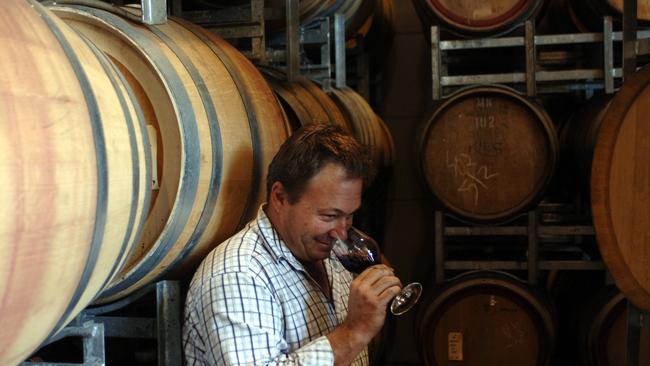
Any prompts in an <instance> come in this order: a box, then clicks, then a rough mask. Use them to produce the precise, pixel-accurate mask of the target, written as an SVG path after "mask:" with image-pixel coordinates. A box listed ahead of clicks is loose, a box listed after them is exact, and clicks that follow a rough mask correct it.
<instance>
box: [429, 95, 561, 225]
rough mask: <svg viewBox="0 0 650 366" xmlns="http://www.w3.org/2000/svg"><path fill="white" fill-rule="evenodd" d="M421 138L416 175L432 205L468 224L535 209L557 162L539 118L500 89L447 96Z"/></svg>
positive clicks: (548, 128) (545, 120) (532, 107)
mask: <svg viewBox="0 0 650 366" xmlns="http://www.w3.org/2000/svg"><path fill="white" fill-rule="evenodd" d="M421 136H422V137H421V138H422V140H421V143H420V145H419V146H420V167H421V171H422V174H423V177H424V179H425V180H426V183H427V184H428V187H429V189H430V190H431V192H432V193H433V195H434V197H435V199H436V201H437V203H439V205H441V206H442V207H443V208H444V209H445V210H447V211H449V212H451V213H453V214H455V215H456V216H458V217H460V218H463V219H466V220H469V221H474V222H494V221H503V220H506V219H508V218H511V217H513V216H515V215H517V214H519V213H521V212H523V211H524V210H525V209H527V208H529V207H531V206H533V205H534V204H536V203H537V202H538V201H539V199H540V198H541V196H542V194H543V193H544V190H545V188H546V186H547V185H548V183H549V181H550V179H551V177H552V175H553V171H554V169H555V164H556V161H557V154H558V142H557V135H556V132H555V128H554V126H553V123H552V122H551V120H550V118H549V117H548V115H547V114H546V112H545V111H544V110H543V108H542V107H541V106H539V105H538V104H537V103H535V102H534V101H532V100H529V99H527V98H525V97H523V96H520V95H519V94H518V93H517V92H515V91H513V90H512V89H508V88H506V87H501V86H477V87H470V88H467V89H464V90H461V91H459V92H458V93H456V94H454V95H452V96H450V97H449V98H448V99H446V100H445V101H444V102H442V103H441V104H440V105H439V106H438V107H437V108H436V109H435V110H434V111H433V113H432V115H431V117H430V118H429V121H428V123H427V124H426V126H425V128H424V131H423V133H422V134H421Z"/></svg>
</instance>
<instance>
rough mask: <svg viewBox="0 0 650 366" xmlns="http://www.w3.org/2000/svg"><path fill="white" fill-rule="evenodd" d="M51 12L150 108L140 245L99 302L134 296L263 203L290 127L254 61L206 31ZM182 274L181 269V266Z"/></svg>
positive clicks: (83, 9) (81, 9) (62, 9)
mask: <svg viewBox="0 0 650 366" xmlns="http://www.w3.org/2000/svg"><path fill="white" fill-rule="evenodd" d="M101 8H102V9H99V8H92V7H87V6H76V5H68V6H61V5H53V6H52V7H51V9H52V10H53V11H54V12H55V13H56V14H57V15H58V16H59V17H61V18H62V19H63V20H64V21H65V22H66V23H68V24H69V25H71V26H72V27H73V28H74V29H75V30H77V31H79V32H80V33H82V34H83V35H84V36H85V37H87V38H88V39H89V40H90V42H92V43H93V44H95V45H96V46H97V47H98V48H99V49H100V50H102V52H104V53H105V54H107V55H108V56H109V57H110V58H111V60H112V61H113V62H114V63H115V64H116V65H118V68H119V69H120V71H121V72H122V73H123V74H124V75H125V76H126V78H127V79H128V80H129V82H130V83H131V85H132V86H133V88H134V89H136V90H137V91H138V93H137V94H138V98H139V100H140V104H141V105H143V106H147V110H146V111H145V113H144V114H145V116H146V120H147V124H148V125H149V126H151V127H150V128H152V129H153V131H154V135H155V136H156V138H155V140H156V141H155V145H156V146H157V150H156V155H157V172H156V173H157V177H158V185H157V186H156V187H154V194H153V198H152V204H151V208H150V210H149V215H148V217H147V221H146V223H145V228H144V231H143V235H142V236H141V238H140V240H139V242H138V246H137V250H136V251H134V253H133V254H132V255H131V257H130V258H129V261H128V262H127V265H126V267H125V268H124V270H123V271H122V272H120V274H119V276H118V277H117V278H116V280H114V281H113V282H112V283H111V284H110V285H109V286H108V288H107V289H106V290H104V291H103V292H102V295H101V297H100V298H99V299H98V302H100V303H103V302H108V301H112V300H116V299H119V298H122V297H124V296H127V295H128V294H130V293H132V292H133V291H135V290H137V289H139V288H141V287H143V286H145V285H147V284H149V283H151V282H152V281H155V280H158V279H161V278H164V277H168V276H169V275H170V274H173V273H171V272H172V271H173V272H176V273H180V274H185V275H187V274H190V273H191V272H192V270H193V268H194V266H195V265H196V264H198V262H199V261H200V260H201V259H202V258H203V256H204V255H205V254H207V252H209V251H210V250H211V249H212V248H213V247H214V246H215V245H216V244H218V243H220V242H221V241H223V240H225V239H226V238H227V237H229V236H230V235H232V234H233V233H234V232H236V230H237V229H238V228H240V227H242V226H243V224H245V223H246V222H247V221H248V220H249V219H251V218H252V217H253V216H254V215H255V214H256V211H257V208H258V206H259V204H260V203H261V202H263V201H264V200H265V189H264V184H263V182H264V173H265V169H266V166H267V165H268V164H269V162H270V160H271V158H272V157H273V155H274V154H275V152H276V151H277V149H278V148H279V146H280V144H281V143H282V142H283V141H284V140H285V139H286V137H287V136H288V134H289V131H288V125H287V123H286V121H285V119H284V115H283V113H282V110H281V108H280V106H279V104H278V103H277V101H276V99H275V97H274V96H273V93H272V91H271V89H270V88H269V87H268V85H267V84H266V82H265V81H264V79H263V77H262V76H261V75H260V74H259V72H257V70H256V69H255V68H254V67H253V65H252V64H251V63H250V62H249V61H248V60H247V59H246V58H245V57H244V56H243V55H242V54H241V53H240V52H239V51H237V50H235V49H234V48H233V47H232V46H230V45H229V44H228V43H226V42H225V41H223V40H222V39H220V38H218V37H216V36H215V35H213V34H212V33H210V32H208V31H207V30H205V29H202V28H199V27H197V26H195V25H192V24H190V23H187V22H185V21H182V20H180V19H175V18H170V19H169V20H168V22H167V23H166V24H163V25H156V26H145V25H142V24H140V23H137V22H133V21H130V20H128V19H126V17H123V16H119V15H118V14H120V13H121V12H125V11H126V12H128V13H130V14H133V15H135V17H136V18H138V17H139V16H140V10H139V9H137V8H134V7H123V8H113V7H107V6H101ZM183 272H184V273H183Z"/></svg>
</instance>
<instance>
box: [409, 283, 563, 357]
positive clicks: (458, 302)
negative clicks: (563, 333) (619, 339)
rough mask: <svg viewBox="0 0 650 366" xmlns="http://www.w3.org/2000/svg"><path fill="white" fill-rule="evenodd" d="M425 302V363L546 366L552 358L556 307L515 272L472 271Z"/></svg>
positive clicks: (421, 325)
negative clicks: (554, 308)
mask: <svg viewBox="0 0 650 366" xmlns="http://www.w3.org/2000/svg"><path fill="white" fill-rule="evenodd" d="M420 307H421V309H422V310H421V312H420V313H419V314H418V319H417V323H416V324H417V325H416V326H417V329H418V331H419V333H418V335H417V339H418V343H419V349H420V351H421V354H422V356H423V358H424V364H425V365H428V366H434V365H436V366H442V365H448V366H453V365H460V364H462V365H467V366H474V365H476V366H502V365H517V366H530V365H539V366H542V365H547V364H548V362H549V360H550V357H551V351H552V348H553V343H554V339H555V321H554V313H553V310H552V308H551V307H550V306H549V305H548V304H547V303H546V302H545V301H544V299H543V298H542V297H540V296H538V295H537V294H536V293H535V292H534V291H533V290H532V289H531V288H529V287H527V286H526V285H524V284H523V283H521V282H520V281H519V280H517V279H516V278H514V277H512V276H510V275H507V274H504V273H499V272H490V271H480V272H471V273H469V274H466V275H463V276H461V277H458V278H456V279H454V280H452V281H450V282H449V283H447V284H446V285H445V286H444V287H442V288H441V289H439V290H438V291H435V292H434V293H432V295H431V297H430V301H429V302H427V303H423V304H422V305H421V306H420Z"/></svg>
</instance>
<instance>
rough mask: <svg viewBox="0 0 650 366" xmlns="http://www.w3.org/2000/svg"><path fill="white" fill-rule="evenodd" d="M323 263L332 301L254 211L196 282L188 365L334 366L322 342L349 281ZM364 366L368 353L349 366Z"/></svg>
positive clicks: (189, 304) (190, 303) (342, 310)
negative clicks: (247, 222) (245, 224)
mask: <svg viewBox="0 0 650 366" xmlns="http://www.w3.org/2000/svg"><path fill="white" fill-rule="evenodd" d="M324 262H325V267H326V269H327V275H328V277H329V280H330V284H331V288H332V301H330V300H329V299H328V298H327V297H326V296H325V295H324V294H323V292H322V291H321V289H320V288H319V287H318V285H317V284H316V282H315V281H314V280H313V279H311V277H310V276H309V275H308V274H307V272H306V271H305V270H304V268H303V266H302V264H301V263H300V262H299V261H298V260H297V259H296V258H295V257H294V256H293V254H292V253H291V252H290V251H289V249H288V248H287V246H286V245H285V244H284V242H283V241H282V240H281V239H280V238H279V236H278V234H277V232H276V231H275V229H273V227H272V226H271V223H270V221H269V219H268V217H267V216H266V214H265V213H264V210H263V209H262V208H260V210H259V211H258V215H257V218H256V219H255V220H253V221H251V222H250V223H249V224H248V225H247V226H246V227H245V228H244V229H243V230H242V231H240V232H239V233H237V234H236V235H235V236H233V237H231V238H230V239H228V240H227V241H225V242H224V243H222V244H220V245H219V246H218V247H217V248H216V249H215V250H213V251H212V252H211V253H210V254H209V255H208V256H207V257H206V258H205V260H204V261H203V263H202V264H201V266H200V267H199V268H198V270H197V272H196V274H195V275H194V278H193V280H192V282H191V284H190V289H189V292H188V295H187V300H186V306H185V312H186V313H185V321H184V325H183V348H184V352H185V361H186V363H187V365H188V366H194V365H318V366H320V365H333V364H334V354H333V352H332V347H331V345H330V343H329V341H328V339H327V337H326V335H327V334H328V333H330V332H331V331H333V330H334V328H335V327H336V326H337V325H338V324H340V323H341V322H342V321H343V320H344V319H345V317H346V315H347V313H348V309H347V306H348V296H349V288H350V282H351V281H352V275H351V274H350V273H349V272H347V271H346V270H345V269H344V268H343V267H342V265H341V263H340V262H339V261H338V259H336V257H335V256H334V255H331V257H330V258H329V259H326V260H325V261H324ZM367 364H368V353H367V350H364V351H363V352H362V353H361V354H359V355H358V356H357V358H355V360H354V361H353V362H352V365H353V366H361V365H367Z"/></svg>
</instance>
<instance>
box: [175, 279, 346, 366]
mask: <svg viewBox="0 0 650 366" xmlns="http://www.w3.org/2000/svg"><path fill="white" fill-rule="evenodd" d="M206 280H207V281H206V282H204V283H203V284H202V285H201V287H200V289H199V291H198V293H195V296H196V297H197V298H195V299H193V300H192V301H194V305H193V307H194V309H195V311H194V314H196V317H195V319H194V321H193V324H192V328H193V331H194V332H195V333H196V334H197V335H198V337H197V338H199V339H201V340H202V342H201V343H203V344H202V345H201V346H200V349H202V352H203V353H204V354H203V357H200V358H202V359H204V360H205V364H207V365H304V366H307V365H319V366H320V365H333V364H334V354H333V351H332V347H331V345H330V343H329V340H328V339H327V337H326V336H322V337H319V338H316V339H314V340H313V341H311V342H309V343H307V344H305V345H303V346H302V347H300V348H298V349H295V350H290V349H289V347H288V345H287V342H286V341H285V339H284V337H283V334H282V333H283V329H284V327H285V325H284V320H283V319H284V315H283V309H282V306H281V304H279V302H278V301H277V300H276V299H275V298H274V296H273V295H272V292H271V291H270V290H269V289H268V288H267V287H266V286H265V285H264V284H263V283H262V281H260V280H259V279H258V280H257V281H256V279H254V278H253V277H252V276H251V275H250V274H246V273H241V272H232V273H225V274H220V275H217V276H214V277H210V279H209V280H208V279H206ZM195 356H196V355H195ZM188 363H190V362H188Z"/></svg>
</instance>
